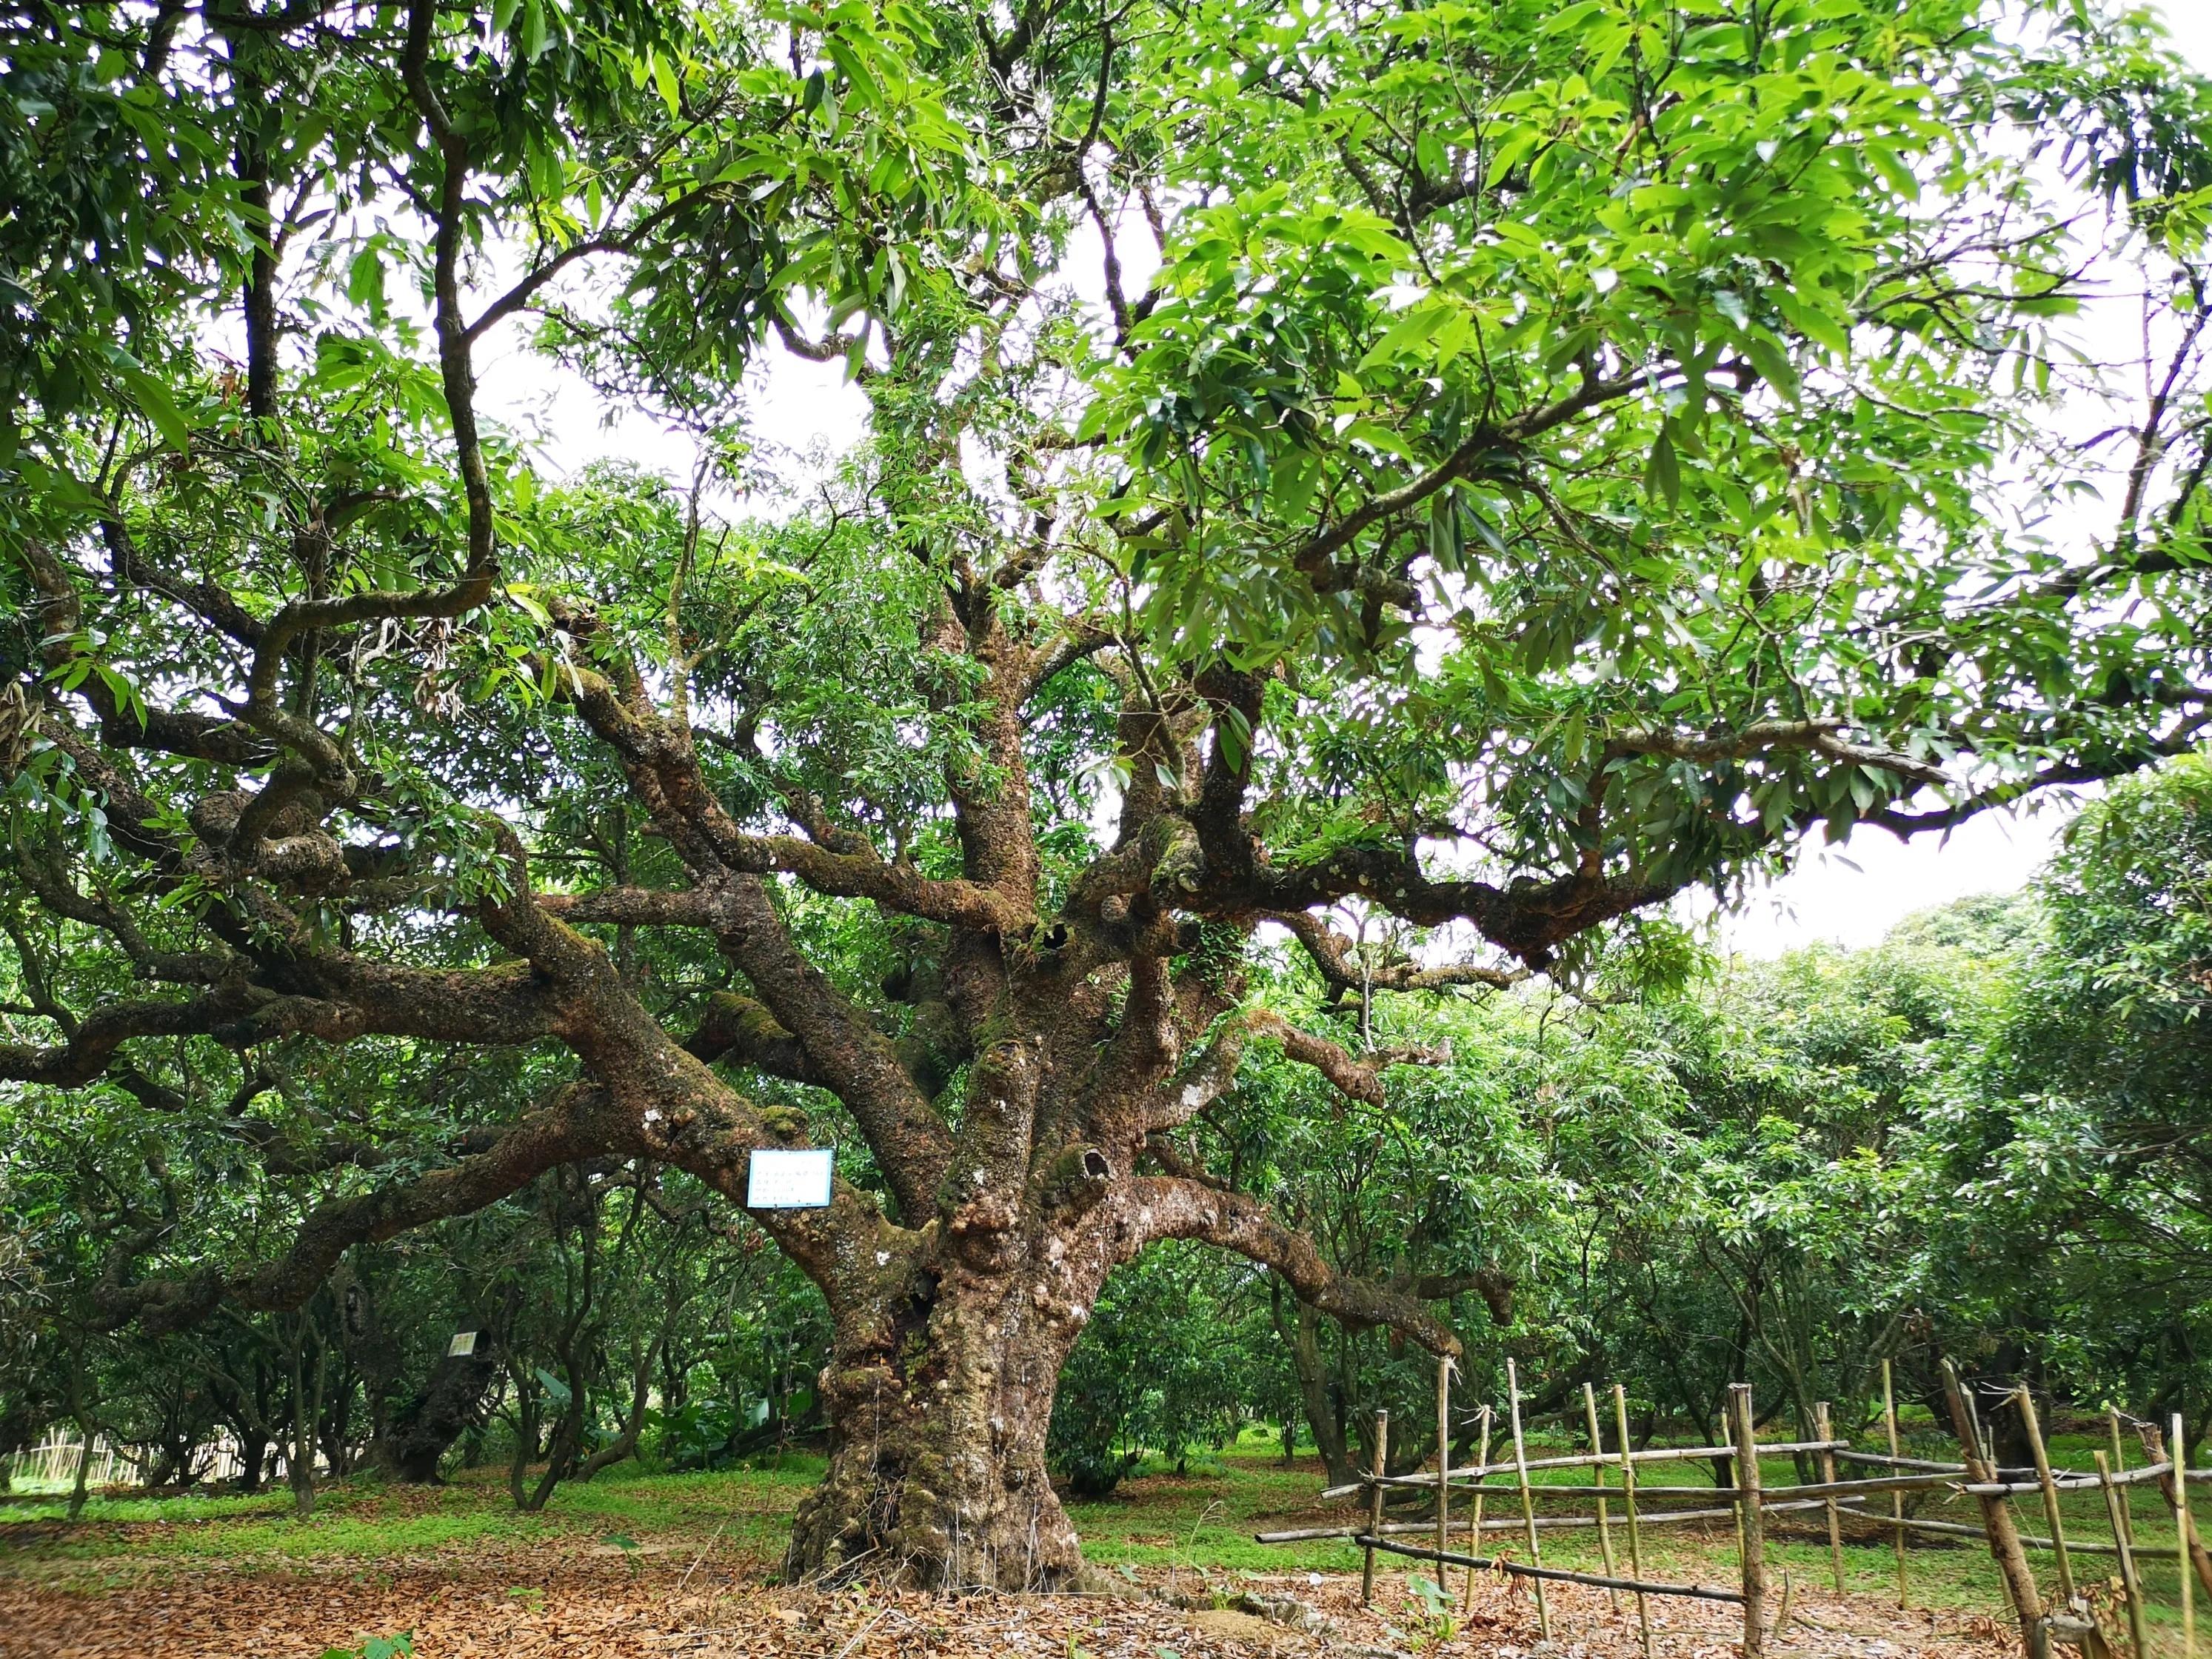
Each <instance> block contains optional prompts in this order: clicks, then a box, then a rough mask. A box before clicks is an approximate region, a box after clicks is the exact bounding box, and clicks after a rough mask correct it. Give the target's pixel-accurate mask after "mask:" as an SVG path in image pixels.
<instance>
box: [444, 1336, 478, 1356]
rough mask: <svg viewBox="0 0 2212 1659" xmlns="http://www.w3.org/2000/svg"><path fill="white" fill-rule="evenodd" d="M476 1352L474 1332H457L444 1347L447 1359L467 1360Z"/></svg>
mask: <svg viewBox="0 0 2212 1659" xmlns="http://www.w3.org/2000/svg"><path fill="white" fill-rule="evenodd" d="M476 1351H477V1334H476V1333H475V1332H474V1331H457V1332H455V1333H454V1334H453V1340H452V1341H451V1342H448V1343H447V1345H446V1357H447V1358H448V1359H467V1358H471V1356H473V1355H474V1354H475V1352H476Z"/></svg>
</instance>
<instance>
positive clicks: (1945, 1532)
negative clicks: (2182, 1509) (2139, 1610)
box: [1840, 1504, 2181, 1561]
mask: <svg viewBox="0 0 2212 1659" xmlns="http://www.w3.org/2000/svg"><path fill="white" fill-rule="evenodd" d="M1840 1507H1841V1508H1842V1510H1843V1511H1844V1514H1845V1515H1856V1516H1858V1518H1859V1519H1860V1520H1862V1521H1871V1522H1874V1523H1875V1525H1876V1526H1881V1527H1898V1528H1903V1529H1904V1530H1905V1531H1906V1532H1926V1533H1936V1534H1941V1535H1942V1536H1943V1537H1946V1538H1979V1539H1984V1540H1986V1539H1987V1538H1988V1537H1989V1534H1988V1533H1987V1532H1985V1531H1984V1530H1983V1529H1982V1528H1979V1527H1974V1526H1969V1525H1967V1524H1966V1522H1963V1521H1922V1520H1918V1519H1907V1520H1898V1519H1895V1518H1893V1517H1892V1516H1887V1515H1878V1514H1876V1513H1875V1511H1874V1510H1863V1509H1861V1508H1859V1507H1858V1506H1857V1504H1843V1505H1841V1506H1840ZM2020 1541H2021V1543H2023V1544H2025V1545H2027V1547H2028V1548H2030V1549H2032V1550H2051V1551H2054V1552H2055V1551H2056V1550H2057V1547H2058V1546H2057V1543H2056V1542H2054V1541H2052V1540H2051V1539H2048V1538H2039V1537H2037V1536H2036V1535H2035V1534H2033V1533H2027V1532H2024V1533H2022V1534H2021V1535H2020ZM2066 1549H2067V1553H2069V1554H2072V1555H2118V1553H2120V1552H2119V1547H2118V1546H2117V1545H2113V1544H2093V1543H2089V1542H2087V1541H2084V1540H2081V1539H2079V1538H2069V1539H2068V1540H2067V1541H2066ZM2128 1553H2129V1554H2130V1555H2132V1556H2134V1557H2135V1558H2136V1559H2137V1560H2139V1561H2142V1560H2149V1561H2174V1560H2179V1559H2180V1556H2181V1552H2180V1551H2179V1550H2171V1549H2165V1548H2162V1547H2159V1546H2157V1545H2144V1544H2135V1545H2131V1546H2130V1547H2129V1550H2128Z"/></svg>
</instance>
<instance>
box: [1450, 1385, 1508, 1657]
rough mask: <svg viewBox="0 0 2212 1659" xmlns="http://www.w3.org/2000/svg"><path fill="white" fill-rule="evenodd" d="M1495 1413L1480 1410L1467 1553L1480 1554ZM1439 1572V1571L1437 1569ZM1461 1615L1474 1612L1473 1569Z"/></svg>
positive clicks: (1468, 1572)
mask: <svg viewBox="0 0 2212 1659" xmlns="http://www.w3.org/2000/svg"><path fill="white" fill-rule="evenodd" d="M1496 1420H1497V1413H1495V1412H1493V1411H1492V1410H1491V1408H1490V1407H1487V1406H1485V1407H1483V1408H1482V1438H1481V1442H1480V1445H1479V1446H1478V1447H1477V1448H1476V1450H1475V1454H1474V1467H1475V1468H1478V1469H1480V1470H1481V1471H1482V1473H1481V1474H1477V1475H1476V1476H1475V1477H1474V1504H1473V1505H1472V1506H1471V1508H1470V1511H1469V1513H1468V1518H1467V1553H1468V1554H1469V1555H1475V1556H1479V1555H1480V1554H1481V1553H1482V1483H1483V1482H1484V1481H1486V1480H1489V1479H1490V1474H1489V1470H1490V1428H1491V1425H1492V1423H1493V1422H1495V1421H1496ZM1439 1571H1441V1569H1439ZM1461 1611H1462V1613H1472V1612H1474V1568H1473V1567H1469V1568H1468V1570H1467V1595H1466V1597H1465V1599H1464V1600H1463V1601H1462V1604H1461Z"/></svg>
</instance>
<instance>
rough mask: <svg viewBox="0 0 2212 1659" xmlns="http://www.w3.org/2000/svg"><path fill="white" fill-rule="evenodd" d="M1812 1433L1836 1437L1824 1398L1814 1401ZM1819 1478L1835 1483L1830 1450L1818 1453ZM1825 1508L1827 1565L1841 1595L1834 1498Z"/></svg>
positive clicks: (1841, 1544) (1841, 1532) (1839, 1544)
mask: <svg viewBox="0 0 2212 1659" xmlns="http://www.w3.org/2000/svg"><path fill="white" fill-rule="evenodd" d="M1813 1433H1814V1437H1815V1438H1817V1439H1820V1440H1833V1439H1834V1438H1835V1435H1834V1433H1833V1431H1832V1430H1831V1428H1830V1426H1829V1412H1828V1402H1827V1401H1825V1400H1821V1401H1815V1402H1814V1406H1813ZM1820 1480H1821V1482H1822V1484H1823V1485H1826V1486H1833V1485H1834V1484H1835V1480H1836V1455H1835V1453H1833V1452H1832V1451H1824V1452H1822V1453H1821V1454H1820ZM1827 1510H1828V1565H1829V1566H1831V1567H1832V1568H1833V1569H1834V1571H1835V1575H1836V1594H1837V1595H1842V1594H1843V1593H1844V1530H1843V1523H1842V1522H1841V1521H1840V1520H1838V1517H1837V1513H1836V1500H1835V1499H1834V1498H1830V1499H1828V1502H1827Z"/></svg>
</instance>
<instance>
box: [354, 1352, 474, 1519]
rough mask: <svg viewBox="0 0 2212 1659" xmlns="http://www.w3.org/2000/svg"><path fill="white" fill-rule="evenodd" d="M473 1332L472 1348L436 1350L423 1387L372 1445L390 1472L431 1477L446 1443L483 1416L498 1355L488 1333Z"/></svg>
mask: <svg viewBox="0 0 2212 1659" xmlns="http://www.w3.org/2000/svg"><path fill="white" fill-rule="evenodd" d="M476 1335H477V1343H476V1350H475V1352H471V1353H467V1354H452V1353H447V1354H441V1356H439V1359H438V1363H437V1364H436V1365H435V1366H433V1367H432V1368H431V1371H430V1376H429V1378H428V1381H427V1382H425V1383H423V1385H422V1393H420V1394H418V1395H416V1396H415V1397H414V1399H412V1400H410V1401H408V1402H407V1404H406V1405H404V1407H401V1408H400V1409H399V1410H398V1412H397V1413H394V1414H393V1416H392V1421H391V1423H390V1424H389V1425H387V1426H386V1430H385V1432H384V1435H383V1437H381V1438H380V1439H379V1440H378V1441H377V1443H376V1444H375V1446H374V1448H373V1449H371V1450H370V1452H369V1459H370V1461H371V1462H374V1463H375V1464H377V1465H378V1466H379V1467H380V1468H384V1469H385V1470H386V1471H387V1472H389V1473H390V1474H392V1476H393V1478H395V1479H397V1480H407V1481H414V1482H423V1483H427V1482H429V1481H434V1480H436V1479H437V1478H438V1466H439V1465H440V1463H441V1462H443V1461H444V1459H445V1455H446V1452H447V1448H449V1447H450V1446H452V1444H453V1442H454V1441H456V1440H458V1439H459V1438H460V1437H461V1434H462V1431H465V1430H466V1429H468V1428H470V1427H471V1426H472V1425H475V1424H476V1423H477V1422H478V1421H480V1420H481V1419H482V1417H483V1404H484V1395H486V1394H487V1393H488V1392H489V1390H490V1388H491V1385H492V1380H493V1379H494V1378H495V1377H496V1376H498V1375H499V1360H498V1358H497V1355H496V1352H495V1349H494V1347H493V1344H492V1340H491V1333H490V1332H489V1331H479V1332H477V1334H476Z"/></svg>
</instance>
